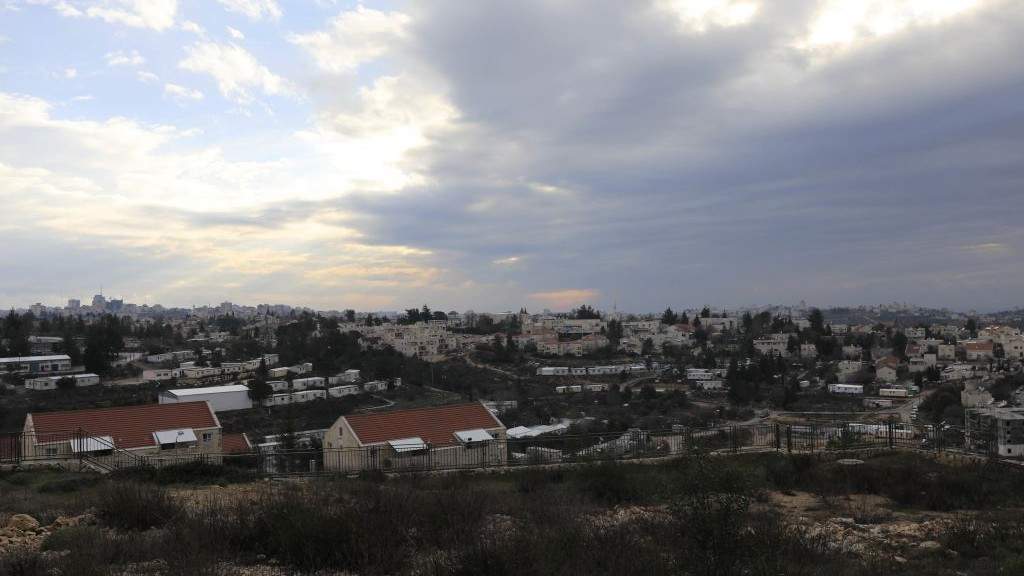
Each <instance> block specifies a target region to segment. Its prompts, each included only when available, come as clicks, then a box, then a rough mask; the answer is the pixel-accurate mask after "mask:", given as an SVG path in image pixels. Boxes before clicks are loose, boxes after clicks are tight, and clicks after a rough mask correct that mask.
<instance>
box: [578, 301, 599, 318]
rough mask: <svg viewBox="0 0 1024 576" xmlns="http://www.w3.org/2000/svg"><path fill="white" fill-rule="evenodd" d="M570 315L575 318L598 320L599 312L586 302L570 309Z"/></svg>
mask: <svg viewBox="0 0 1024 576" xmlns="http://www.w3.org/2000/svg"><path fill="white" fill-rule="evenodd" d="M571 316H572V317H573V318H575V319H576V320H600V319H601V313H600V312H598V311H597V310H595V309H594V308H593V307H592V306H590V305H588V304H582V305H580V307H579V308H576V309H575V310H573V311H572V313H571Z"/></svg>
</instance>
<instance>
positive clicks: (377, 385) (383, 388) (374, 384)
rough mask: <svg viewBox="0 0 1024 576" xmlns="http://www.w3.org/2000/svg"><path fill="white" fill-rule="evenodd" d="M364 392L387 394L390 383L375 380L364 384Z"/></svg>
mask: <svg viewBox="0 0 1024 576" xmlns="http://www.w3.org/2000/svg"><path fill="white" fill-rule="evenodd" d="M363 390H365V391H366V392H387V391H388V383H387V382H385V381H384V380H373V381H371V382H367V383H365V384H363Z"/></svg>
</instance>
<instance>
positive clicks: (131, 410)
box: [31, 402, 220, 448]
mask: <svg viewBox="0 0 1024 576" xmlns="http://www.w3.org/2000/svg"><path fill="white" fill-rule="evenodd" d="M31 417H32V424H33V426H34V427H35V431H36V434H37V435H39V436H40V437H39V441H42V442H45V441H46V440H45V439H44V437H45V435H52V437H60V438H65V437H66V433H67V432H72V433H75V432H77V431H78V430H81V431H82V432H84V433H86V434H89V435H92V436H110V437H112V438H113V439H114V445H115V446H117V447H118V448H141V447H144V446H155V445H156V441H155V440H154V439H153V432H157V431H159V430H174V429H176V428H193V429H200V428H219V427H220V423H219V422H217V418H216V417H215V416H214V415H213V410H211V409H210V405H209V404H207V403H206V402H181V403H177V404H143V405H140V406H118V407H116V408H94V409H88V410H69V411H67V412H36V413H32V414H31Z"/></svg>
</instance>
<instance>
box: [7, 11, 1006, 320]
mask: <svg viewBox="0 0 1024 576" xmlns="http://www.w3.org/2000/svg"><path fill="white" fill-rule="evenodd" d="M1021 54H1024V2H1020V1H1019V0H861V1H853V0H786V1H784V2H783V1H768V0H630V1H623V0H516V1H515V2H509V1H502V2H498V1H492V0H475V1H473V2H466V1H465V0H458V1H456V0H429V1H423V2H412V1H404V0H395V1H386V2H384V1H382V2H372V1H369V0H367V1H366V2H362V3H358V2H352V1H345V0H337V1H332V0H288V1H285V0H0V306H4V307H8V306H25V305H28V304H30V303H33V302H43V303H46V304H53V305H56V304H60V303H63V302H64V301H66V299H67V298H82V299H83V300H88V299H89V298H90V297H91V295H92V294H94V293H96V292H98V291H99V290H100V289H101V288H102V290H103V292H104V294H105V295H107V296H109V297H123V298H124V299H126V300H127V301H131V302H136V303H140V304H141V303H149V304H153V303H161V304H164V305H179V306H189V305H201V304H216V303H219V302H222V301H232V302H236V303H243V304H257V303H262V302H271V303H288V304H293V305H302V306H310V307H314V308H319V309H343V308H355V309H358V310H381V309H387V310H393V309H401V308H407V307H412V306H419V305H422V304H424V303H427V304H429V305H430V306H431V307H432V308H435V309H445V310H447V309H458V310H465V309H475V310H478V311H479V310H493V311H500V310H507V309H518V308H520V307H527V308H528V309H531V310H537V309H542V308H550V309H553V310H563V309H568V308H569V307H572V306H576V305H578V304H582V303H589V304H592V305H596V306H598V307H600V308H604V309H610V308H612V307H617V308H618V309H620V310H629V311H655V310H660V309H663V308H664V307H666V306H670V305H671V306H673V307H676V308H683V307H697V306H703V305H705V304H707V305H712V306H746V305H759V304H771V303H781V304H790V303H796V302H799V301H806V302H807V303H809V304H815V305H821V306H828V305H857V304H870V303H882V302H892V301H900V302H913V303H916V304H920V305H927V306H936V307H950V308H954V309H961V310H966V309H977V310H997V309H1006V308H1013V307H1017V306H1021V305H1024V299H1022V297H1021V295H1022V293H1024V266H1021V263H1022V261H1021V254H1022V252H1024V227H1022V226H1021V217H1022V216H1024V59H1022V58H1021Z"/></svg>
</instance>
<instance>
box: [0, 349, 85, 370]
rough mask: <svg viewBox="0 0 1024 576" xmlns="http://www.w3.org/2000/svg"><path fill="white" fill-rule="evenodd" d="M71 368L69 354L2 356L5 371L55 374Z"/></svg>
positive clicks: (2, 367) (0, 365) (0, 362)
mask: <svg viewBox="0 0 1024 576" xmlns="http://www.w3.org/2000/svg"><path fill="white" fill-rule="evenodd" d="M69 370H71V357H70V356H68V355H67V354H56V355H52V356H14V357H10V358H0V372H3V373H10V372H15V373H18V374H26V373H27V374H53V373H57V372H67V371H69Z"/></svg>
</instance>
